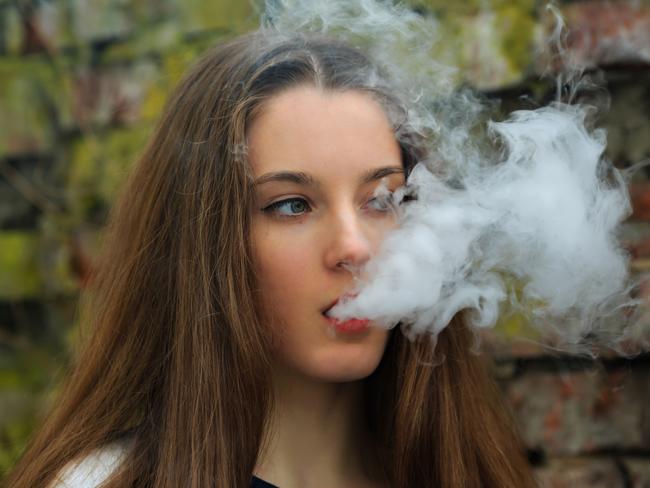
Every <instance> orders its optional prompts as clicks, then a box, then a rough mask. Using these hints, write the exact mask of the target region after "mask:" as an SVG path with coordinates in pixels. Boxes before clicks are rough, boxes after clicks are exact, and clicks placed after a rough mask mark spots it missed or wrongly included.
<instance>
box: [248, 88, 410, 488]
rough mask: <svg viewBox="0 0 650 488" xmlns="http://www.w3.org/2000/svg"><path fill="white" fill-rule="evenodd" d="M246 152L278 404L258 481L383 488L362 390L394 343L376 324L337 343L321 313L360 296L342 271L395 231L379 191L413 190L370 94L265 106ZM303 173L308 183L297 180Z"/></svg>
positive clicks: (301, 97) (323, 94)
mask: <svg viewBox="0 0 650 488" xmlns="http://www.w3.org/2000/svg"><path fill="white" fill-rule="evenodd" d="M248 144H249V157H250V162H251V165H252V169H253V172H254V175H255V179H256V182H257V183H256V202H255V203H256V205H255V211H254V215H253V221H252V239H253V249H254V260H255V267H256V271H257V273H258V277H259V289H260V298H261V302H262V306H263V310H264V311H265V315H266V316H267V317H268V320H269V324H270V326H271V330H272V331H273V340H274V358H275V365H274V368H273V372H272V374H273V381H274V388H275V394H276V403H275V405H276V409H275V410H276V415H275V418H274V419H273V422H272V426H273V427H272V428H271V429H270V430H269V432H268V433H267V436H266V440H265V445H266V449H265V450H264V451H263V452H262V453H261V454H260V458H259V460H258V466H257V468H256V471H255V472H256V475H258V476H259V477H261V478H263V479H265V480H267V481H269V482H271V483H274V484H277V485H280V486H282V487H283V488H291V487H294V486H295V487H298V486H300V487H318V486H323V487H325V486H359V487H361V486H378V485H377V484H376V483H374V484H373V483H372V482H371V481H370V480H369V478H368V476H367V475H366V474H365V472H364V470H363V468H362V462H361V455H360V453H361V452H362V451H363V449H364V446H363V445H360V441H359V439H360V438H362V435H361V433H360V432H359V431H358V429H357V427H356V426H358V425H360V424H361V423H360V422H359V418H360V415H362V412H361V411H360V408H359V404H360V399H361V396H360V392H361V390H360V386H361V382H360V381H359V380H361V379H363V378H365V377H367V376H368V375H370V374H371V373H372V372H373V371H374V370H375V368H376V367H377V365H378V364H379V362H380V360H381V357H382V355H383V352H384V349H385V346H386V341H387V339H388V334H389V332H388V331H386V330H384V329H380V328H377V327H372V323H371V327H370V328H369V329H368V330H367V331H364V332H363V333H355V334H346V333H336V332H333V329H332V328H331V324H330V323H329V322H328V320H327V319H326V318H325V317H323V315H322V313H321V312H322V310H323V309H324V308H326V307H327V306H328V305H330V304H331V303H332V301H333V300H335V299H337V298H338V297H340V296H341V295H343V294H344V293H345V292H346V291H347V290H349V289H350V288H351V286H352V285H353V279H354V277H353V274H352V272H351V271H350V268H349V267H346V265H348V266H352V267H356V266H362V265H363V264H364V263H365V262H366V261H368V259H370V257H371V256H372V255H373V254H374V253H375V252H376V251H377V250H378V247H379V245H380V243H381V241H382V239H383V238H384V237H385V235H386V233H387V232H388V231H389V230H391V229H393V228H394V227H395V217H394V215H393V213H392V212H391V211H390V210H389V209H387V208H386V207H385V206H384V205H383V204H382V203H381V202H380V201H379V200H378V199H376V198H375V197H374V195H373V192H374V191H375V189H376V188H377V187H378V186H380V185H381V184H382V180H383V182H384V184H385V185H386V186H387V188H388V190H390V191H394V190H396V189H397V188H398V187H400V186H402V185H403V184H404V183H405V179H404V174H403V170H402V161H401V154H400V149H399V145H398V143H397V142H396V140H395V136H394V133H393V131H392V128H391V126H390V123H389V121H388V119H387V117H386V115H385V113H384V112H383V110H382V108H381V106H380V105H379V104H378V103H377V102H376V101H375V100H373V99H372V98H371V97H370V95H368V94H365V93H362V92H357V91H345V92H343V91H323V90H321V89H318V88H316V87H313V86H299V87H293V88H290V89H288V90H286V91H284V92H282V93H280V94H277V95H275V96H274V97H272V98H271V99H270V100H268V101H267V102H265V104H264V105H263V107H262V108H261V111H260V112H259V113H258V115H257V116H256V118H255V119H254V121H253V123H252V124H251V126H250V127H249V132H248ZM382 170H383V171H382ZM288 172H289V173H292V174H294V176H293V177H287V176H286V174H285V175H284V176H278V173H288ZM296 173H302V174H303V175H305V176H306V179H307V180H309V181H308V182H305V181H302V182H296V181H293V180H295V179H296V177H295V174H296ZM272 175H275V176H272ZM382 175H383V177H382ZM369 176H373V178H369ZM303 179H305V178H304V177H303Z"/></svg>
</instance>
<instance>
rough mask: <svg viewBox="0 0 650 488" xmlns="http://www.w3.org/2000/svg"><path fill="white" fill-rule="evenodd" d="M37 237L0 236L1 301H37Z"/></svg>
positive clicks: (26, 234) (39, 281) (24, 234)
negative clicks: (28, 298) (25, 299)
mask: <svg viewBox="0 0 650 488" xmlns="http://www.w3.org/2000/svg"><path fill="white" fill-rule="evenodd" d="M38 242H39V241H38V235H36V234H35V233H29V232H18V231H12V232H8V231H4V232H0V270H2V273H0V299H9V300H13V299H21V298H25V297H36V296H38V295H39V293H40V291H41V289H42V278H41V275H40V272H39V269H38V253H39V246H38Z"/></svg>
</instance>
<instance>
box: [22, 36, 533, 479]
mask: <svg viewBox="0 0 650 488" xmlns="http://www.w3.org/2000/svg"><path fill="white" fill-rule="evenodd" d="M389 86H390V85H389V83H388V81H387V80H385V79H384V78H383V77H382V74H381V72H380V70H378V69H377V68H376V67H375V66H374V65H373V64H372V62H371V61H370V60H368V59H367V58H366V57H365V56H364V55H363V54H362V53H360V52H359V51H357V50H356V49H353V48H351V47H348V46H345V45H341V44H339V43H337V42H334V41H331V40H327V39H321V38H317V37H311V36H303V35H292V36H289V37H284V36H280V35H279V34H271V33H268V32H258V33H254V34H250V35H247V36H244V37H241V38H238V39H235V40H233V41H231V42H228V43H226V44H223V45H220V46H219V47H217V48H216V49H214V50H213V51H212V52H210V53H208V55H207V56H205V57H204V58H203V60H202V61H201V62H200V63H199V64H198V65H197V66H196V67H195V68H194V69H193V71H192V72H191V73H190V74H189V75H188V76H187V77H186V78H185V80H184V81H183V82H182V83H181V84H180V86H179V87H178V88H177V89H176V91H175V93H174V94H173V95H172V97H171V99H170V101H169V103H168V106H167V108H166V110H165V113H164V115H163V117H162V119H161V121H160V123H159V125H158V127H157V129H156V131H155V134H154V135H153V137H152V138H151V141H150V143H149V145H148V146H147V148H146V150H145V151H144V154H143V156H142V157H141V159H140V161H139V162H138V163H137V165H136V166H135V168H134V171H133V173H132V175H131V177H130V180H129V181H128V183H127V185H126V187H125V189H124V191H123V193H122V195H121V198H120V199H119V200H118V202H117V204H116V206H115V208H114V210H113V213H112V216H111V219H110V224H109V227H108V231H107V232H108V233H107V238H106V244H105V252H104V253H103V256H102V258H101V261H100V262H99V264H98V267H97V271H96V274H95V276H94V281H93V286H92V291H91V293H90V296H89V301H88V303H87V306H86V307H85V314H84V317H85V320H84V322H85V323H86V324H89V325H90V326H91V336H90V337H89V338H88V340H87V344H86V347H85V349H84V350H83V351H82V352H81V354H80V355H79V356H78V360H77V362H76V364H75V366H74V368H73V371H72V374H71V376H70V379H69V381H68V382H67V385H66V388H65V390H64V391H63V393H62V395H61V397H60V399H59V401H58V403H57V404H56V406H55V407H54V411H53V412H52V413H51V415H50V416H49V418H48V419H47V421H46V423H45V425H44V427H43V428H42V429H41V431H40V432H39V433H38V434H37V435H36V437H35V439H34V440H33V442H32V443H31V445H30V447H29V448H28V449H27V452H26V453H25V455H24V457H23V459H22V460H21V461H20V462H19V463H18V465H17V467H16V468H15V471H14V473H13V474H12V476H11V477H10V479H9V486H12V487H15V488H21V487H25V488H28V487H29V488H33V487H47V486H53V487H61V486H70V487H81V486H83V487H86V486H97V485H99V484H100V483H104V484H103V485H102V486H106V487H168V488H172V487H173V488H177V487H181V486H182V487H196V488H199V487H206V488H207V487H214V486H219V487H246V486H251V483H253V486H269V484H271V486H279V487H281V488H293V487H339V486H341V487H388V486H390V487H404V488H406V487H409V488H413V487H479V486H486V487H499V488H503V487H517V488H521V487H526V486H533V485H534V482H533V479H532V477H531V474H530V471H529V468H528V465H527V462H526V459H525V457H524V454H523V449H522V446H521V444H520V442H519V440H518V438H517V436H516V434H515V432H514V429H513V427H512V423H511V420H510V418H509V417H508V415H507V414H506V409H504V406H503V405H502V403H501V401H500V399H499V395H498V393H497V390H496V388H495V386H494V384H493V382H492V381H491V380H490V379H489V377H488V375H487V373H486V367H485V364H484V362H483V360H482V359H481V358H480V357H478V356H476V355H474V354H472V353H471V352H470V350H469V349H470V346H471V339H472V337H471V333H470V331H468V329H467V327H466V326H465V324H464V323H463V321H462V319H461V318H460V317H457V318H456V319H455V320H454V322H453V323H452V325H451V326H449V327H447V328H446V329H445V331H444V332H443V333H442V334H441V335H440V337H438V341H437V346H436V347H435V349H434V347H433V346H432V341H431V340H430V338H427V337H422V338H421V339H420V340H417V341H415V342H411V341H409V340H408V339H406V338H405V337H404V336H403V335H402V333H401V332H400V330H399V329H395V330H392V331H386V330H383V329H380V328H378V327H373V326H372V325H373V324H372V323H368V322H367V321H364V320H362V319H360V320H352V321H349V322H343V323H341V322H337V321H336V320H334V319H332V318H330V317H328V316H327V314H326V312H327V310H328V309H329V308H330V307H331V306H332V305H333V304H334V303H335V302H336V300H337V299H339V298H340V297H341V296H343V295H344V294H345V293H346V291H347V290H349V289H350V287H351V285H352V281H353V275H352V273H351V271H350V270H351V268H353V267H358V266H361V265H363V263H364V262H366V261H367V260H368V259H369V258H370V256H372V255H373V253H374V252H375V250H376V249H377V247H378V246H379V244H380V243H381V241H382V238H383V236H384V235H385V234H386V232H388V231H389V230H390V229H391V228H393V227H394V226H395V224H396V222H395V217H394V215H393V213H392V212H391V211H390V209H389V208H387V207H386V206H385V205H384V204H383V203H382V202H381V201H380V200H378V199H377V198H375V197H374V196H373V195H374V191H375V189H376V188H377V187H378V186H379V185H380V184H383V185H386V186H387V188H388V189H389V190H390V191H394V190H395V189H396V188H398V187H400V186H402V185H403V184H404V183H405V179H406V176H407V175H408V173H409V171H410V170H411V168H412V167H413V165H414V164H415V162H416V161H417V160H418V159H420V158H422V157H424V156H426V155H425V154H423V153H422V150H421V149H420V148H419V146H418V144H417V138H416V137H415V136H414V135H412V134H409V133H408V130H407V129H405V127H407V126H408V125H407V124H405V122H407V121H405V120H404V114H405V111H404V110H403V109H402V108H401V107H400V105H399V102H398V98H397V97H395V96H394V95H393V94H392V93H391V92H390V89H389V88H388V87H389Z"/></svg>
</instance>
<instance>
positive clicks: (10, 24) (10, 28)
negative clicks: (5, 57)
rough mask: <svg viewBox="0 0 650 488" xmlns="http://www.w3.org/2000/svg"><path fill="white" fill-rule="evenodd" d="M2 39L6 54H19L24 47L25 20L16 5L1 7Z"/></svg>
mask: <svg viewBox="0 0 650 488" xmlns="http://www.w3.org/2000/svg"><path fill="white" fill-rule="evenodd" d="M0 27H1V28H0V37H1V41H0V42H1V44H2V48H3V50H4V51H5V52H6V53H9V54H18V53H20V50H21V48H22V45H23V37H24V26H23V19H22V17H21V15H20V13H19V11H18V8H17V7H16V6H15V5H0Z"/></svg>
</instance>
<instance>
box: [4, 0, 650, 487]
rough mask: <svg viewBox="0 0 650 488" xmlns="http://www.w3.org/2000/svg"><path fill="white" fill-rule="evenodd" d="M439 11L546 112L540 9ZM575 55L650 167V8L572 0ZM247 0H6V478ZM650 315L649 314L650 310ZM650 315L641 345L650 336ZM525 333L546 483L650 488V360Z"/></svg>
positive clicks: (492, 78) (518, 336) (503, 90)
mask: <svg viewBox="0 0 650 488" xmlns="http://www.w3.org/2000/svg"><path fill="white" fill-rule="evenodd" d="M409 3H410V4H411V5H412V6H413V8H414V9H416V10H417V11H418V12H420V13H422V15H436V16H437V17H438V18H439V19H440V21H441V32H442V35H443V38H444V42H445V45H446V46H447V48H448V52H447V55H449V56H453V59H454V60H455V62H457V63H458V64H459V65H460V66H461V68H462V69H461V71H460V77H459V80H458V81H459V83H460V82H466V83H469V84H471V85H473V86H474V87H476V88H478V89H479V90H482V91H483V92H484V93H485V94H486V95H487V96H488V97H493V98H498V99H500V100H502V110H503V111H504V113H505V112H507V111H508V110H512V109H514V108H517V107H520V106H523V105H524V104H525V103H530V102H524V101H522V98H521V97H522V95H525V96H527V97H528V98H529V99H533V100H538V101H542V102H543V101H545V100H548V98H549V97H550V96H551V95H550V94H551V93H552V90H553V85H552V83H551V82H550V81H548V80H546V81H544V80H541V79H540V74H541V73H542V71H543V68H544V66H545V63H546V62H547V61H548V59H546V60H545V56H544V49H543V42H542V40H543V38H544V34H545V32H548V30H549V29H550V28H551V25H550V20H549V19H550V17H549V15H548V13H547V12H546V11H545V9H544V5H543V4H542V3H541V2H535V1H534V0H518V1H512V2H507V1H503V0H502V1H497V0H493V1H492V2H475V1H471V2H451V1H449V0H428V1H427V0H423V1H415V0H412V1H411V2H409ZM560 9H561V11H562V13H563V15H564V17H565V19H566V21H567V24H568V25H569V27H570V28H571V35H570V36H569V39H568V41H569V46H570V51H571V53H572V54H573V55H574V56H575V58H576V59H579V60H580V61H581V62H582V63H583V64H585V65H587V66H589V67H590V68H591V69H594V70H598V72H599V73H601V74H602V75H603V76H604V79H605V81H606V86H607V89H608V91H609V93H610V95H611V106H610V109H609V110H608V111H607V112H606V113H604V114H603V115H602V117H601V118H600V120H599V122H600V125H601V126H603V127H605V128H606V129H607V131H608V140H609V147H608V155H609V157H610V158H611V159H612V160H614V161H615V162H616V164H617V165H619V166H620V167H627V166H629V165H631V164H633V163H635V162H639V161H641V160H643V159H644V158H650V3H648V2H642V1H635V2H597V1H583V2H565V3H563V4H561V6H560ZM257 22H258V19H257V15H256V12H255V10H254V8H253V7H252V6H251V5H250V4H249V3H248V2H247V1H241V0H239V1H236V0H221V1H201V0H145V1H134V0H0V472H1V471H2V470H4V469H6V468H7V467H9V466H10V465H11V463H12V462H13V460H14V459H15V457H16V456H17V455H18V454H19V452H20V451H21V449H22V447H23V445H24V441H25V439H26V437H27V436H28V435H29V432H30V431H31V429H32V426H33V425H34V419H35V418H36V417H37V416H38V413H39V411H40V408H41V406H42V405H43V402H44V401H45V400H44V399H45V392H47V391H49V390H50V389H51V387H52V386H51V385H53V384H56V379H57V378H58V377H59V376H60V374H61V371H62V370H63V369H64V368H65V364H66V363H67V361H68V350H69V342H70V337H71V331H72V330H73V329H74V326H75V319H76V299H77V297H78V293H79V290H81V289H82V288H83V286H84V281H85V279H86V276H87V273H88V270H89V269H90V267H92V260H93V255H94V253H95V250H96V249H97V243H98V242H99V240H100V239H101V229H102V225H103V223H104V221H105V216H106V212H107V209H108V208H109V206H110V204H111V202H112V199H113V198H114V195H115V192H116V189H117V188H118V187H119V186H120V183H121V181H122V180H123V178H124V175H125V172H126V171H127V170H128V168H129V165H130V164H131V162H132V161H133V160H134V159H135V158H136V157H137V154H138V152H139V151H140V150H141V148H142V146H143V143H144V141H145V140H146V138H147V136H148V133H149V131H150V128H151V125H152V123H153V122H154V121H155V120H156V118H157V116H158V115H159V113H160V111H161V108H162V105H163V103H164V100H165V97H166V95H167V93H168V92H169V90H170V88H171V87H172V86H173V85H174V84H175V83H176V81H177V80H178V79H179V76H180V75H181V74H182V73H183V71H184V70H185V69H186V68H187V66H188V65H189V64H190V63H191V61H192V60H193V59H194V58H195V57H196V55H197V54H198V53H200V52H201V51H202V50H203V49H205V47H207V46H209V45H212V44H213V43H215V42H218V41H219V39H223V38H226V37H229V36H232V35H234V34H236V33H240V32H244V31H247V30H249V29H252V28H254V27H255V26H256V25H257ZM648 175H650V171H648V170H640V171H638V172H637V173H636V174H635V176H634V177H633V178H632V181H631V194H632V198H633V203H634V215H633V217H632V219H631V220H630V221H629V222H628V223H626V225H625V227H624V229H623V232H622V238H623V240H624V242H625V243H626V246H627V247H628V248H629V250H630V253H631V256H632V257H633V261H632V269H633V271H634V273H635V274H636V275H637V276H638V277H639V279H640V281H641V283H642V286H641V287H640V288H641V296H642V297H645V296H647V295H648V294H647V292H646V291H647V290H649V289H650V183H649V182H648ZM646 315H647V314H646ZM646 323H649V324H650V319H649V320H646V319H643V320H642V322H641V327H640V329H639V336H640V337H648V334H649V329H650V325H648V326H646V325H644V324H646ZM532 339H534V335H532V333H531V331H529V330H528V329H527V328H526V326H525V324H522V323H520V322H518V321H517V320H516V319H513V318H511V319H505V320H503V321H502V322H501V323H500V324H499V326H498V328H497V329H496V330H495V331H492V332H490V334H489V337H487V338H486V342H485V349H486V350H487V351H489V353H490V354H493V355H494V356H495V358H496V374H497V377H498V378H499V381H500V383H501V385H502V387H503V389H504V392H505V394H506V396H507V398H508V400H509V402H510V403H511V405H512V408H513V412H514V414H515V416H516V418H517V421H518V422H519V425H520V428H521V431H522V433H523V436H524V438H525V440H526V443H527V445H528V447H529V449H530V458H531V462H533V464H534V465H535V466H536V469H537V471H538V473H539V476H540V480H542V482H543V484H544V485H545V486H549V487H565V486H567V487H568V486H576V487H582V486H585V487H586V486H589V487H600V486H603V487H619V486H620V487H632V486H634V487H641V486H650V356H648V355H643V354H641V355H638V356H634V357H628V358H621V357H617V355H616V354H612V353H608V354H607V355H606V356H605V358H604V359H601V360H591V359H589V360H587V359H584V358H577V357H570V356H566V355H561V354H551V353H549V350H548V349H547V348H544V347H541V346H540V345H539V344H535V343H534V342H531V340H532Z"/></svg>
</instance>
